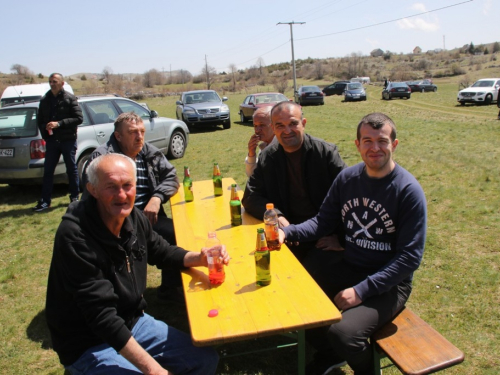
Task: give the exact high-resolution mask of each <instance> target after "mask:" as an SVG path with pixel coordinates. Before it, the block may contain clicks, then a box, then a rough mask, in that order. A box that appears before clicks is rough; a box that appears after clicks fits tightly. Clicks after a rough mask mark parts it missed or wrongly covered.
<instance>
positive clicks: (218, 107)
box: [175, 90, 231, 129]
mask: <svg viewBox="0 0 500 375" xmlns="http://www.w3.org/2000/svg"><path fill="white" fill-rule="evenodd" d="M226 100H227V98H226V97H225V96H224V97H222V99H221V98H220V96H219V95H218V94H217V93H216V92H215V91H214V90H195V91H186V92H183V93H182V94H181V98H180V100H178V101H177V102H175V104H177V108H176V111H175V113H176V116H177V119H179V120H182V121H184V122H185V123H186V124H187V126H192V125H222V126H223V127H224V129H229V128H230V127H231V117H230V113H229V107H228V106H227V104H224V103H223V102H225V101H226Z"/></svg>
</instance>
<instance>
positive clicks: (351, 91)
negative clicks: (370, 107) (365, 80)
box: [344, 83, 366, 102]
mask: <svg viewBox="0 0 500 375" xmlns="http://www.w3.org/2000/svg"><path fill="white" fill-rule="evenodd" d="M353 100H366V91H365V88H364V87H363V85H362V84H361V83H348V84H347V86H346V89H345V91H344V101H345V102H350V101H353Z"/></svg>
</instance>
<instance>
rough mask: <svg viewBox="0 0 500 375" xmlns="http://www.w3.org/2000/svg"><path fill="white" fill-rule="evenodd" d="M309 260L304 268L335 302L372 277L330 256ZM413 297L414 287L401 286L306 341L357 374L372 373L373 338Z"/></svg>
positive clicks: (311, 333)
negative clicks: (345, 364)
mask: <svg viewBox="0 0 500 375" xmlns="http://www.w3.org/2000/svg"><path fill="white" fill-rule="evenodd" d="M318 251H321V250H316V253H315V254H314V253H312V254H311V255H310V256H308V259H307V263H306V264H304V266H305V268H306V269H308V271H309V273H310V274H311V276H312V277H313V278H314V279H315V280H316V282H317V283H318V285H319V286H320V287H321V288H322V289H323V291H324V292H325V293H326V295H327V296H328V297H329V298H330V299H331V300H332V301H333V299H334V297H335V295H336V294H337V293H338V292H340V291H341V290H344V289H347V288H350V287H353V286H355V285H356V284H358V283H359V282H361V281H363V280H365V279H366V277H367V276H369V274H367V273H365V272H359V271H358V270H355V269H353V268H352V267H350V266H349V265H348V264H347V263H346V262H345V261H344V260H340V261H338V257H337V258H336V257H332V256H328V254H325V253H327V252H325V251H323V254H322V253H317V252H318ZM410 293H411V283H401V284H399V285H397V286H395V287H393V288H392V289H391V290H389V291H387V292H385V293H383V294H380V295H377V296H372V297H370V298H368V299H367V300H365V301H363V302H362V303H361V304H360V305H358V306H355V307H353V308H351V309H348V310H346V311H343V312H342V320H341V321H340V322H339V323H336V324H332V325H331V326H329V327H321V328H316V329H312V330H308V331H307V332H306V339H307V341H308V342H309V343H310V344H311V345H312V346H313V347H314V348H315V349H316V350H318V351H319V352H328V351H330V352H333V354H334V355H335V356H336V357H337V358H339V359H342V360H345V361H347V363H348V364H349V366H350V367H351V368H352V369H353V370H354V372H355V373H356V375H357V374H365V373H366V374H372V373H373V352H372V348H371V345H370V342H369V338H370V337H371V335H372V334H373V333H374V332H375V331H376V330H378V329H379V328H380V327H382V326H383V325H384V324H386V323H387V322H389V321H390V320H391V319H392V318H393V317H394V316H395V315H397V313H398V312H399V311H400V310H401V309H402V308H403V307H404V305H405V303H406V301H407V300H408V297H409V296H410Z"/></svg>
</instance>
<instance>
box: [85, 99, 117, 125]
mask: <svg viewBox="0 0 500 375" xmlns="http://www.w3.org/2000/svg"><path fill="white" fill-rule="evenodd" d="M85 104H86V105H87V108H88V109H89V112H90V117H92V119H93V120H94V124H107V123H109V122H115V119H116V118H117V117H118V111H117V110H116V108H115V106H114V105H113V102H112V101H111V100H96V101H95V102H94V101H92V102H87V103H85Z"/></svg>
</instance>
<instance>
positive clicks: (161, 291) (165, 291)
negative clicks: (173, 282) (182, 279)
mask: <svg viewBox="0 0 500 375" xmlns="http://www.w3.org/2000/svg"><path fill="white" fill-rule="evenodd" d="M156 297H158V300H159V301H161V302H164V303H174V304H176V305H179V306H186V300H185V299H184V292H183V290H182V288H181V287H164V286H159V287H158V289H157V290H156Z"/></svg>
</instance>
